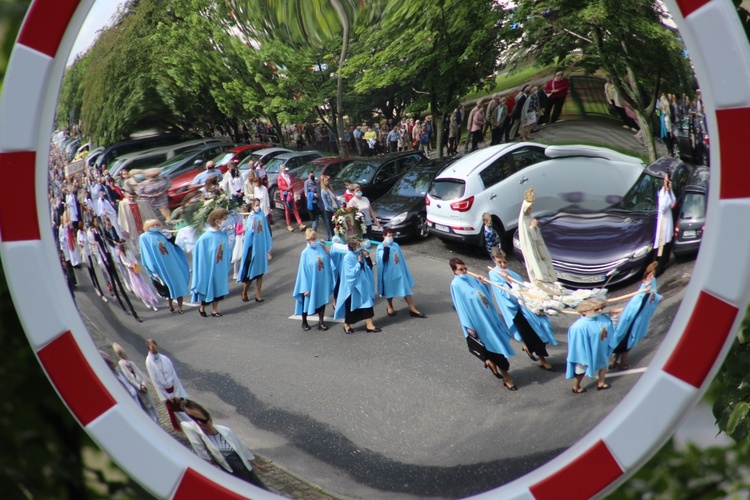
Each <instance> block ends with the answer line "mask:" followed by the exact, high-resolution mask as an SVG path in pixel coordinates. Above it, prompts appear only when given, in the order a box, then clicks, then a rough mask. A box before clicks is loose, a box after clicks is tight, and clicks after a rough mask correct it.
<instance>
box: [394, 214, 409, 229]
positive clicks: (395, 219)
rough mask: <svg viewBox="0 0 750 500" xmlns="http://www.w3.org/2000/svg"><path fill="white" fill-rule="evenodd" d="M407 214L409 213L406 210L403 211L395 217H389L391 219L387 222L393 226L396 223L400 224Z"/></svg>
mask: <svg viewBox="0 0 750 500" xmlns="http://www.w3.org/2000/svg"><path fill="white" fill-rule="evenodd" d="M407 215H409V213H408V212H404V213H402V214H398V215H397V216H395V217H391V221H390V222H389V224H390V225H391V226H395V225H396V224H401V223H402V222H404V221H405V220H406V216H407Z"/></svg>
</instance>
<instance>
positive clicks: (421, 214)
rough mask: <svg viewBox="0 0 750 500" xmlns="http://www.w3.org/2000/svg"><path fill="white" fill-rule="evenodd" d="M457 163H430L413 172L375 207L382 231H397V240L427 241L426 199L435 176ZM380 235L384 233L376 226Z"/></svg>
mask: <svg viewBox="0 0 750 500" xmlns="http://www.w3.org/2000/svg"><path fill="white" fill-rule="evenodd" d="M454 161H455V159H453V158H450V159H443V160H430V161H427V162H424V163H420V164H419V165H417V166H416V167H414V168H412V169H411V170H409V171H408V172H406V174H404V176H403V177H401V179H399V181H398V182H397V183H396V184H395V185H394V186H393V187H392V188H391V189H390V191H388V192H387V193H386V194H385V195H383V196H382V197H380V198H378V200H377V201H376V202H374V203H373V204H372V209H373V210H374V211H375V215H376V216H377V217H378V219H379V220H380V225H381V227H386V226H387V227H389V228H391V229H393V238H394V239H403V238H409V237H415V238H419V239H424V238H427V237H428V236H429V235H430V232H429V230H428V228H427V211H426V209H425V195H426V194H427V190H428V189H429V188H430V184H431V183H432V181H433V180H434V179H435V176H436V175H437V174H439V173H440V172H442V171H443V170H444V169H445V168H446V167H447V166H448V165H450V164H451V163H453V162H454ZM372 230H373V232H375V234H376V235H377V234H378V233H380V232H381V231H382V229H379V228H377V227H376V226H373V228H372Z"/></svg>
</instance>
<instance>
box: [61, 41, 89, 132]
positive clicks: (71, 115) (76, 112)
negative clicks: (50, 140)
mask: <svg viewBox="0 0 750 500" xmlns="http://www.w3.org/2000/svg"><path fill="white" fill-rule="evenodd" d="M89 60H90V59H89V58H88V57H87V54H84V55H83V56H80V57H77V58H76V60H75V61H74V62H73V64H72V65H71V66H68V67H67V68H66V69H65V75H64V76H63V81H62V87H61V88H60V97H59V98H58V101H57V112H56V115H55V121H56V122H57V128H67V127H69V126H70V125H73V124H75V123H77V122H78V118H79V117H80V116H81V108H82V107H83V87H82V86H81V82H82V81H83V77H84V75H85V74H86V71H87V69H88V61H89Z"/></svg>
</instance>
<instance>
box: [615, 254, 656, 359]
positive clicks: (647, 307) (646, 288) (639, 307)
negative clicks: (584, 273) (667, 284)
mask: <svg viewBox="0 0 750 500" xmlns="http://www.w3.org/2000/svg"><path fill="white" fill-rule="evenodd" d="M657 267H658V263H657V262H652V263H651V264H649V265H648V267H646V272H644V273H643V279H642V280H641V286H640V288H639V289H638V291H637V292H636V295H634V296H633V298H632V299H630V301H629V302H628V305H626V306H625V308H624V309H623V310H622V312H621V313H620V321H619V322H618V323H617V327H616V328H615V333H614V335H612V337H611V338H610V339H609V348H610V353H612V354H614V358H613V359H612V362H611V363H610V365H609V367H610V368H617V367H618V366H619V367H620V369H621V370H627V369H628V368H630V365H628V353H629V352H630V350H631V349H632V348H633V347H635V346H636V344H638V341H639V340H641V339H642V338H644V337H646V335H648V325H649V323H650V322H651V317H652V316H653V315H654V311H655V310H656V306H657V305H659V301H660V300H661V295H659V294H658V293H656V269H657Z"/></svg>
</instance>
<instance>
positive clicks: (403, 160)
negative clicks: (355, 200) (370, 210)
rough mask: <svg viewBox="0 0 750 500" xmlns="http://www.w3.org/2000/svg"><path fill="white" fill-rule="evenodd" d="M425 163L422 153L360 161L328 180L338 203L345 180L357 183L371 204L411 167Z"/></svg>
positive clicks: (377, 157) (342, 200)
mask: <svg viewBox="0 0 750 500" xmlns="http://www.w3.org/2000/svg"><path fill="white" fill-rule="evenodd" d="M426 160H427V157H425V155H424V154H423V153H422V152H421V151H401V152H398V153H389V154H386V155H381V156H372V157H369V158H359V159H357V160H355V161H354V162H352V163H350V164H349V165H347V166H346V167H344V168H342V169H341V171H340V172H339V173H338V174H337V176H336V179H334V180H332V181H331V189H333V192H334V194H335V195H336V198H337V199H338V200H339V203H344V192H345V191H346V188H345V187H344V181H346V180H348V181H351V182H353V183H356V184H359V186H360V188H361V189H362V194H363V195H364V196H366V197H367V198H368V199H369V200H370V201H371V202H373V201H375V200H377V199H378V198H380V197H381V196H383V195H384V194H385V193H387V192H388V190H389V189H391V188H392V187H393V185H394V184H396V182H398V180H399V179H400V178H401V177H402V176H403V175H404V174H405V173H406V172H407V171H408V170H409V169H410V168H412V167H413V166H415V165H417V164H418V163H420V162H423V161H426Z"/></svg>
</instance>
